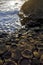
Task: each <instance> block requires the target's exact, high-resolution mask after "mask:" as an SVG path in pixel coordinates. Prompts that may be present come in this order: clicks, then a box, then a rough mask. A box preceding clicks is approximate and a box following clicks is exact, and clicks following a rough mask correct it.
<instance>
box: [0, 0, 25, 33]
mask: <svg viewBox="0 0 43 65" xmlns="http://www.w3.org/2000/svg"><path fill="white" fill-rule="evenodd" d="M23 3H24V1H21V0H0V31H2V30H3V31H6V32H7V31H10V32H13V31H14V30H15V29H19V28H21V23H20V20H19V19H20V18H19V16H18V15H17V14H18V13H19V10H20V7H21V5H22V4H23Z"/></svg>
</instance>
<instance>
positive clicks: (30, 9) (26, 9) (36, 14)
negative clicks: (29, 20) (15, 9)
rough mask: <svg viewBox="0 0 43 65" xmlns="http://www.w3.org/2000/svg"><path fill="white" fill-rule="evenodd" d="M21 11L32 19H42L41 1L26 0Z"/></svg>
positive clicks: (42, 0) (42, 3)
mask: <svg viewBox="0 0 43 65" xmlns="http://www.w3.org/2000/svg"><path fill="white" fill-rule="evenodd" d="M21 11H23V13H25V14H27V15H29V14H31V16H32V17H33V18H43V0H39V1H38V0H28V1H27V2H25V3H24V4H23V6H22V7H21Z"/></svg>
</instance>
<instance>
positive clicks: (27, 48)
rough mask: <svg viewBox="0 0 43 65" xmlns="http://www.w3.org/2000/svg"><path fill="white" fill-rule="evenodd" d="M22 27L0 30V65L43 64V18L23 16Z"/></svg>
mask: <svg viewBox="0 0 43 65" xmlns="http://www.w3.org/2000/svg"><path fill="white" fill-rule="evenodd" d="M21 23H22V25H23V26H24V27H22V28H21V29H19V30H17V31H15V32H13V33H5V32H0V65H43V19H40V18H38V19H36V18H34V19H33V18H31V17H30V18H29V16H28V17H24V18H23V19H22V20H21Z"/></svg>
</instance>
